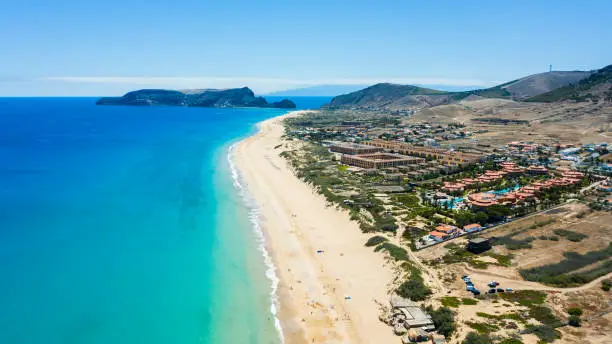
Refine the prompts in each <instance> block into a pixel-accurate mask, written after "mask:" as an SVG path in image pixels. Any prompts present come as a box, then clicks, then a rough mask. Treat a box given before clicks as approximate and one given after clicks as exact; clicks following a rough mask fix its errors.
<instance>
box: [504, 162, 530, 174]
mask: <svg viewBox="0 0 612 344" xmlns="http://www.w3.org/2000/svg"><path fill="white" fill-rule="evenodd" d="M500 165H501V167H502V171H504V172H506V173H511V174H518V173H523V172H524V171H525V169H524V168H523V167H519V166H517V165H516V163H515V162H512V161H504V162H502V163H500Z"/></svg>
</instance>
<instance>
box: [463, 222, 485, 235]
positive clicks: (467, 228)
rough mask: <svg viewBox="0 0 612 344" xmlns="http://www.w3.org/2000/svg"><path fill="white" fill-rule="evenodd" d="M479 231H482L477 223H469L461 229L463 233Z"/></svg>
mask: <svg viewBox="0 0 612 344" xmlns="http://www.w3.org/2000/svg"><path fill="white" fill-rule="evenodd" d="M480 230H482V226H481V225H480V224H478V223H471V224H469V225H465V226H464V227H463V231H465V232H467V233H472V232H478V231H480Z"/></svg>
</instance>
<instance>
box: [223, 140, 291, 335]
mask: <svg viewBox="0 0 612 344" xmlns="http://www.w3.org/2000/svg"><path fill="white" fill-rule="evenodd" d="M235 150H236V143H234V144H232V145H231V146H230V147H229V150H228V154H227V161H228V164H229V167H230V171H231V173H232V180H233V183H234V187H235V188H236V189H237V190H238V192H239V194H240V197H241V198H242V199H243V200H244V203H245V205H246V206H247V209H248V211H249V221H250V222H251V224H252V227H253V232H254V233H255V235H256V237H257V241H258V244H259V246H258V249H259V251H260V252H261V255H262V256H263V259H264V263H265V265H266V267H267V269H266V273H265V275H266V278H268V280H270V284H271V291H270V312H271V313H272V316H273V317H274V327H275V328H276V330H277V331H278V335H279V338H280V342H281V344H282V343H284V336H283V328H282V327H281V324H280V319H279V318H278V310H279V309H280V300H279V299H278V294H277V291H278V283H279V279H278V276H277V275H276V266H275V265H274V262H273V261H272V257H271V256H270V253H269V252H268V250H267V249H266V237H265V235H264V232H263V229H262V228H261V221H260V218H261V216H260V215H261V212H260V210H259V205H258V204H257V202H255V200H254V199H253V197H252V196H251V195H250V194H249V191H248V189H247V188H246V187H245V186H244V183H243V182H242V178H241V176H240V172H239V171H238V169H237V168H236V165H235V164H234V160H233V156H234V153H235Z"/></svg>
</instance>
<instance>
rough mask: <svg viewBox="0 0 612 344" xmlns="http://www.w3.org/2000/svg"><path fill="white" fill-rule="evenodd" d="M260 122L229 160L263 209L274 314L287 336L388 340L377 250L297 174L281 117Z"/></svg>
mask: <svg viewBox="0 0 612 344" xmlns="http://www.w3.org/2000/svg"><path fill="white" fill-rule="evenodd" d="M297 114H299V112H292V113H289V114H287V115H285V116H281V117H276V118H273V119H270V120H267V121H264V122H262V123H260V124H259V126H260V130H259V132H258V133H257V134H255V135H253V136H251V137H249V138H247V139H245V140H244V141H242V142H240V143H239V144H238V145H237V147H236V150H235V153H234V154H235V155H234V161H235V163H236V166H237V168H238V170H239V171H240V174H241V177H242V178H243V181H244V182H245V184H246V185H247V188H248V190H249V193H250V194H251V196H252V197H253V198H254V199H255V200H256V201H257V203H258V205H259V207H260V209H261V214H262V215H261V221H262V228H263V229H264V232H265V235H266V245H267V249H268V250H269V252H270V254H271V256H272V258H273V261H274V264H275V265H276V268H277V271H276V273H277V275H278V277H279V279H280V283H279V289H278V297H279V300H280V312H279V318H280V321H281V326H282V329H283V335H284V340H285V343H394V342H399V340H398V338H397V337H395V336H394V335H393V333H392V331H391V328H390V327H388V326H387V325H385V324H383V323H382V322H380V321H379V320H378V314H379V305H378V303H387V301H388V295H387V289H388V285H389V283H390V282H391V281H392V280H393V271H392V267H391V265H389V264H387V263H386V262H385V259H384V257H383V255H382V254H376V253H374V252H373V251H372V249H371V248H367V247H365V246H364V243H365V241H366V240H367V239H368V237H369V236H368V235H365V234H362V233H361V231H360V230H359V227H358V225H357V223H355V222H352V221H350V220H349V216H348V214H347V213H346V212H342V211H339V210H337V209H336V208H335V207H332V206H329V205H328V204H327V202H326V201H325V199H324V198H323V197H322V196H320V195H318V194H316V193H315V192H314V191H313V189H312V187H310V186H309V185H307V184H306V183H304V182H302V181H301V180H299V179H298V178H297V177H296V176H295V175H294V174H293V172H292V170H291V168H290V167H289V165H288V163H287V162H286V161H285V160H284V159H283V158H282V157H280V156H279V154H280V153H281V152H282V151H283V148H282V147H279V145H280V144H282V141H281V136H282V134H283V132H284V129H283V126H282V119H283V118H284V117H286V116H295V115H297Z"/></svg>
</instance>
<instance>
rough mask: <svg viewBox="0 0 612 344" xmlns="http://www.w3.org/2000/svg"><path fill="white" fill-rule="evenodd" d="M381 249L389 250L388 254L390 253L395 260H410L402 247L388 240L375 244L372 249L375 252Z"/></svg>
mask: <svg viewBox="0 0 612 344" xmlns="http://www.w3.org/2000/svg"><path fill="white" fill-rule="evenodd" d="M381 250H385V251H387V252H389V255H391V257H392V258H393V259H395V260H398V261H408V260H410V259H409V258H408V251H406V250H405V249H403V248H401V247H399V246H396V245H393V244H392V243H390V242H385V243H382V244H380V245H378V246H376V248H375V249H374V251H376V252H378V251H381Z"/></svg>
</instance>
